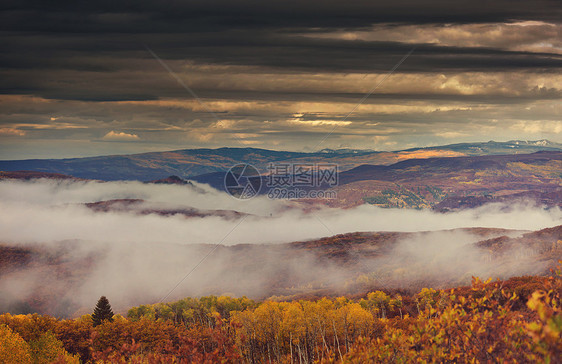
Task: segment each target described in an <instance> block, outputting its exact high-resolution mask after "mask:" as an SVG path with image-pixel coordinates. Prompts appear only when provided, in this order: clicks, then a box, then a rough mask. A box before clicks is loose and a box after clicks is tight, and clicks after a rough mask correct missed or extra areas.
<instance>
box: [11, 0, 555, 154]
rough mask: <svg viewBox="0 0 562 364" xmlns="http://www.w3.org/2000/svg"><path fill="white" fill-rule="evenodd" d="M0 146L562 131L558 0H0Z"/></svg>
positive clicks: (88, 150)
mask: <svg viewBox="0 0 562 364" xmlns="http://www.w3.org/2000/svg"><path fill="white" fill-rule="evenodd" d="M0 32H1V36H0V45H1V47H2V48H1V49H2V52H1V54H0V159H24V158H60V157H74V156H92V155H107V154H126V153H139V152H147V151H162V150H174V149H187V148H216V147H223V146H229V147H257V148H267V149H276V150H292V151H315V150H320V149H323V148H355V149H374V150H399V149H406V148H411V147H420V146H432V145H441V144H450V143H457V142H474V141H488V140H496V141H507V140H512V139H527V140H536V139H549V140H552V141H557V142H562V120H561V114H562V104H561V96H562V74H561V73H560V70H561V68H562V7H561V6H560V3H559V1H547V0H537V1H512V0H509V1H506V0H498V1H493V2H490V1H465V0H459V1H444V0H432V1H414V0H409V1H406V0H395V1H392V2H388V1H345V2H344V1H334V0H308V1H247V0H240V1H230V0H228V1H227V0H205V1H198V0H195V1H156V0H137V1H119V2H116V1H103V0H102V1H95V2H94V1H88V2H86V1H49V2H47V1H38V0H36V1H30V0H18V1H15V0H5V1H2V3H1V4H0Z"/></svg>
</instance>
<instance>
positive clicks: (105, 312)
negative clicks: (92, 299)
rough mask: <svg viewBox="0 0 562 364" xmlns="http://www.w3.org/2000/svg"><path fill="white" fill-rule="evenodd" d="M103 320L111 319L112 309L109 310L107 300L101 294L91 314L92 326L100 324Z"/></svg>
mask: <svg viewBox="0 0 562 364" xmlns="http://www.w3.org/2000/svg"><path fill="white" fill-rule="evenodd" d="M105 320H109V321H113V311H112V310H111V305H110V304H109V300H108V299H107V298H106V297H105V296H101V297H100V299H99V300H98V303H97V304H96V308H94V313H93V314H92V321H93V322H94V327H96V326H98V325H100V324H101V323H102V322H103V321H105Z"/></svg>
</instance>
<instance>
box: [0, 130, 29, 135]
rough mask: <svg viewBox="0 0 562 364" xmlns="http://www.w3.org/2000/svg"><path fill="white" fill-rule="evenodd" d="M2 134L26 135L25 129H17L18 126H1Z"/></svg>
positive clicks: (0, 133) (0, 131)
mask: <svg viewBox="0 0 562 364" xmlns="http://www.w3.org/2000/svg"><path fill="white" fill-rule="evenodd" d="M0 135H16V136H24V135H25V131H24V130H19V129H16V128H0Z"/></svg>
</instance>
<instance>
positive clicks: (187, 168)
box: [0, 140, 562, 181]
mask: <svg viewBox="0 0 562 364" xmlns="http://www.w3.org/2000/svg"><path fill="white" fill-rule="evenodd" d="M537 151H562V144H558V143H553V142H550V141H547V140H539V141H509V142H494V141H490V142H486V143H463V144H451V145H445V146H436V147H428V148H416V149H408V150H402V151H395V152H380V151H372V150H353V149H342V150H330V149H325V150H323V151H319V152H313V153H305V152H283V151H273V150H266V149H257V148H219V149H185V150H176V151H168V152H151V153H142V154H132V155H112V156H99V157H88V158H69V159H30V160H11V161H9V160H4V161H0V171H35V172H48V173H60V174H65V175H70V176H73V177H78V178H87V179H98V180H104V181H114V180H139V181H151V180H156V179H161V178H166V177H168V176H170V175H176V176H179V177H182V178H191V177H194V176H197V175H203V174H208V173H213V172H220V171H226V170H228V169H229V168H230V167H232V166H234V165H236V164H238V163H249V164H252V165H254V166H255V167H256V168H257V169H258V170H260V171H262V172H266V171H267V166H268V164H269V163H336V164H338V167H339V169H340V171H346V170H349V169H352V168H355V167H358V166H360V165H363V164H372V165H390V164H394V163H396V162H399V161H403V160H407V159H420V158H431V157H458V156H481V155H499V154H516V153H534V152H537Z"/></svg>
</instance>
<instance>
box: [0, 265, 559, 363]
mask: <svg viewBox="0 0 562 364" xmlns="http://www.w3.org/2000/svg"><path fill="white" fill-rule="evenodd" d="M560 274H561V273H560V270H558V271H557V273H556V274H555V275H553V276H551V277H534V276H527V277H517V278H511V279H509V280H506V281H496V282H490V281H485V282H483V281H481V280H480V279H478V278H473V281H472V286H471V287H459V288H454V289H447V290H434V289H422V290H421V291H420V292H418V293H417V294H415V295H401V294H400V292H398V291H395V292H383V291H374V292H369V293H366V294H364V295H360V296H357V297H335V298H322V299H318V300H299V301H279V302H278V301H275V300H267V301H264V302H255V301H253V300H250V299H247V298H245V297H242V298H231V297H227V296H219V297H216V296H208V297H201V298H186V299H183V300H180V301H176V302H171V303H158V304H153V305H143V306H138V307H134V308H131V309H130V310H129V311H128V313H127V314H126V317H123V316H121V315H117V316H114V317H113V320H112V321H110V320H107V321H102V323H101V324H99V325H97V326H94V324H93V322H92V317H91V316H90V315H85V316H82V317H81V318H79V319H73V320H58V319H55V318H53V317H50V316H40V315H37V314H34V315H15V316H12V315H10V314H4V315H1V316H0V332H1V333H2V335H0V341H1V342H0V361H2V362H6V361H12V362H15V361H17V362H19V363H31V362H34V363H47V362H52V361H53V360H58V361H57V362H60V363H63V362H64V363H73V362H78V360H81V361H82V362H93V361H95V362H100V363H101V362H107V363H124V362H130V363H174V362H176V363H189V362H208V363H214V362H223V363H239V362H246V363H265V362H278V363H297V362H298V363H311V362H323V363H331V362H348V363H364V362H380V363H394V362H400V363H402V362H419V361H424V362H456V363H467V362H479V363H483V362H496V361H498V362H557V360H559V359H560V356H561V355H562V341H561V340H560V334H561V332H562V311H561V308H560V298H561V297H562V279H561V275H560Z"/></svg>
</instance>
